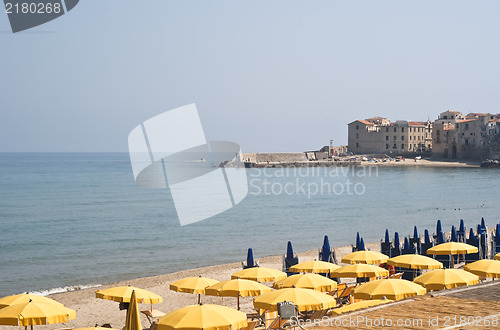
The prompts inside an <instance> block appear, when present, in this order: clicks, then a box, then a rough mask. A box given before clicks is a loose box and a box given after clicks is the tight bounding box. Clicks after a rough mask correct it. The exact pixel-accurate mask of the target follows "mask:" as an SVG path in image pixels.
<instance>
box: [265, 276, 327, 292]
mask: <svg viewBox="0 0 500 330" xmlns="http://www.w3.org/2000/svg"><path fill="white" fill-rule="evenodd" d="M273 287H274V288H275V289H283V288H302V289H312V290H316V291H320V292H329V291H333V290H335V289H336V288H337V282H335V281H334V280H331V279H329V278H327V277H324V276H321V275H318V274H296V275H292V276H289V277H287V278H285V279H283V280H280V281H277V282H275V283H274V285H273Z"/></svg>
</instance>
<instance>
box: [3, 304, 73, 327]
mask: <svg viewBox="0 0 500 330" xmlns="http://www.w3.org/2000/svg"><path fill="white" fill-rule="evenodd" d="M75 317H76V312H75V311H74V310H73V309H69V308H67V307H64V306H57V305H54V304H46V303H41V302H34V301H28V302H27V303H21V304H14V305H10V306H7V307H4V308H2V309H0V324H2V325H18V326H24V327H26V326H28V325H31V326H33V325H43V324H52V323H64V322H68V321H69V320H72V319H74V318H75Z"/></svg>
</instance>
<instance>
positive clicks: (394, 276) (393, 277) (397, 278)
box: [389, 273, 403, 280]
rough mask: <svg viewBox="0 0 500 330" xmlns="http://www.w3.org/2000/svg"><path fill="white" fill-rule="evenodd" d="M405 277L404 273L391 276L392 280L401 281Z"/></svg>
mask: <svg viewBox="0 0 500 330" xmlns="http://www.w3.org/2000/svg"><path fill="white" fill-rule="evenodd" d="M402 276H403V273H396V274H392V275H391V276H389V278H390V279H394V280H399V279H401V277H402Z"/></svg>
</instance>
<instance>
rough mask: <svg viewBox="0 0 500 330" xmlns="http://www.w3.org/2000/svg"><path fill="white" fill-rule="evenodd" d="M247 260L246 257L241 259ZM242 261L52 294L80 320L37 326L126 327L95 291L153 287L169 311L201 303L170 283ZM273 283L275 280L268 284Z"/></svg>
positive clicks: (231, 301) (227, 272)
mask: <svg viewBox="0 0 500 330" xmlns="http://www.w3.org/2000/svg"><path fill="white" fill-rule="evenodd" d="M366 247H367V248H368V249H370V250H374V251H378V250H379V248H380V245H379V243H371V244H367V245H366ZM335 251H336V256H337V260H338V262H340V259H341V258H342V256H344V255H346V254H348V253H350V252H351V247H350V246H344V247H339V248H335ZM298 255H299V259H300V261H301V262H302V261H309V260H314V259H317V257H318V250H312V251H307V252H302V253H300V252H299V253H298ZM281 258H282V257H281V256H270V257H265V258H259V259H257V261H258V262H259V265H261V266H265V267H270V268H275V269H279V270H281V262H282V259H281ZM244 259H245V256H242V259H241V261H243V260H244ZM241 261H240V262H235V263H230V264H224V265H216V266H209V267H203V268H195V269H189V270H185V271H180V272H175V273H171V274H165V275H160V276H152V277H145V278H138V279H134V280H130V281H123V282H115V283H108V284H106V285H103V286H100V287H97V288H89V289H84V290H78V291H72V292H64V293H57V294H52V295H49V296H48V297H50V298H52V299H55V300H57V301H59V302H61V303H63V304H64V305H65V306H66V307H69V308H72V309H75V310H76V319H74V320H72V321H70V322H68V323H64V324H49V325H45V326H36V327H35V328H36V329H39V330H48V329H58V328H79V327H91V326H94V325H96V324H99V325H102V324H105V323H109V324H111V326H112V327H113V328H117V329H121V328H122V327H124V326H125V315H126V311H125V310H122V311H120V310H119V308H118V305H119V304H118V303H117V302H114V301H110V300H103V299H97V298H96V297H95V291H97V290H101V289H105V288H108V287H114V286H126V285H131V286H135V287H139V288H142V289H146V290H150V291H152V292H154V293H156V294H159V295H160V296H162V297H163V302H162V303H161V304H157V305H153V308H154V309H157V310H159V311H162V312H164V313H168V312H170V311H173V310H175V309H177V308H181V307H184V306H188V305H193V304H196V303H197V295H193V294H187V293H179V292H174V291H171V290H170V289H169V285H170V283H172V282H175V281H177V280H179V279H182V278H186V277H193V276H204V277H208V278H212V279H215V280H218V281H223V280H229V279H231V274H232V273H234V272H236V271H238V270H241V269H242V267H241ZM268 285H271V283H268ZM201 301H202V302H203V303H214V304H220V305H225V306H228V307H232V308H236V299H235V298H232V297H213V296H204V295H202V297H201ZM252 301H253V297H244V298H240V306H241V310H242V311H243V312H253V304H252ZM139 308H140V309H141V310H146V309H149V308H150V305H149V304H140V305H139ZM141 320H142V326H143V328H146V329H147V328H149V326H150V323H149V321H148V320H147V318H146V316H145V315H142V314H141ZM9 329H10V330H12V329H13V327H11V326H0V330H9Z"/></svg>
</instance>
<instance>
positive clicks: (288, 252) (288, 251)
mask: <svg viewBox="0 0 500 330" xmlns="http://www.w3.org/2000/svg"><path fill="white" fill-rule="evenodd" d="M286 258H287V259H291V258H293V248H292V242H290V241H288V243H287V246H286Z"/></svg>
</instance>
